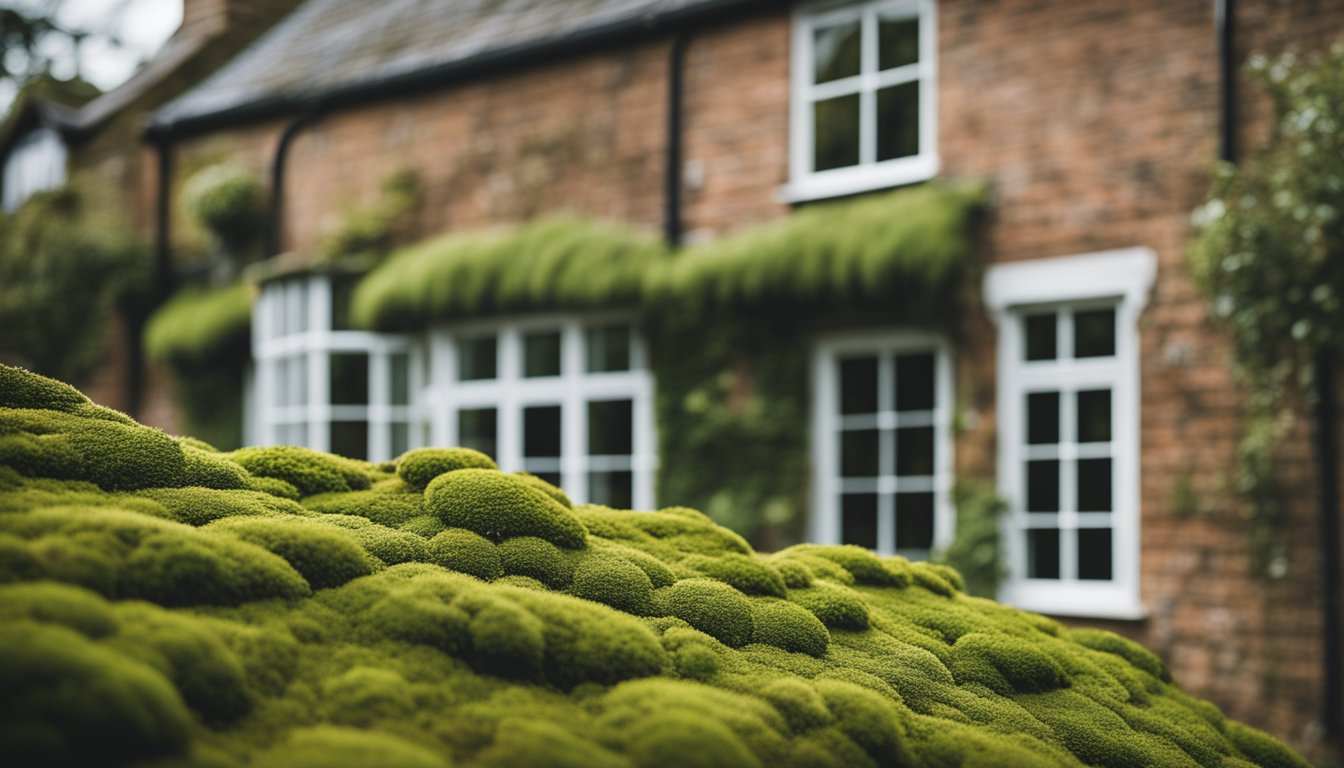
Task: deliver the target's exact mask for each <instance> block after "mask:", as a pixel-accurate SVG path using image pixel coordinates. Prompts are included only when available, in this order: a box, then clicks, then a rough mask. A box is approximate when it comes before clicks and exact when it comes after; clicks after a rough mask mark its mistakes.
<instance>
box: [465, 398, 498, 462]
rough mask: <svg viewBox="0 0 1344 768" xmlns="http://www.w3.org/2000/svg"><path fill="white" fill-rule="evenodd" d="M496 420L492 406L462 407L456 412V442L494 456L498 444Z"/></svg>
mask: <svg viewBox="0 0 1344 768" xmlns="http://www.w3.org/2000/svg"><path fill="white" fill-rule="evenodd" d="M497 424H498V420H497V418H496V415H495V409H494V408H463V409H462V410H460V411H458V412H457V442H458V444H459V445H461V446H462V447H463V448H475V449H476V450H478V451H480V452H481V453H484V454H486V455H487V456H494V455H495V452H496V447H497V446H498V436H499V433H498V431H497V429H498V426H497Z"/></svg>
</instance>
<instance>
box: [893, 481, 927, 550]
mask: <svg viewBox="0 0 1344 768" xmlns="http://www.w3.org/2000/svg"><path fill="white" fill-rule="evenodd" d="M896 548H897V549H899V550H902V551H905V550H916V549H919V550H929V549H932V548H933V494H932V493H898V494H896Z"/></svg>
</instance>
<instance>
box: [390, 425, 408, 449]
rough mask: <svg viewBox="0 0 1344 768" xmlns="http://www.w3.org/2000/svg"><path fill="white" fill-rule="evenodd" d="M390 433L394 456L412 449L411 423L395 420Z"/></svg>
mask: <svg viewBox="0 0 1344 768" xmlns="http://www.w3.org/2000/svg"><path fill="white" fill-rule="evenodd" d="M390 429H391V431H390V434H389V435H388V438H389V441H388V442H389V443H390V448H391V451H392V456H393V457H394V458H395V457H397V456H400V455H401V454H403V453H405V452H406V451H408V450H410V447H411V425H409V424H407V423H406V422H404V421H394V422H392V425H391V428H390Z"/></svg>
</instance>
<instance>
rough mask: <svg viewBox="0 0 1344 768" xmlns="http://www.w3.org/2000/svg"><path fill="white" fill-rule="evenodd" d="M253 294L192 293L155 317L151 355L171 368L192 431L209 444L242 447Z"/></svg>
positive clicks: (236, 286)
mask: <svg viewBox="0 0 1344 768" xmlns="http://www.w3.org/2000/svg"><path fill="white" fill-rule="evenodd" d="M251 330H252V289H251V288H250V287H249V286H248V285H246V284H244V283H233V284H231V285H226V286H222V287H217V288H186V289H183V290H181V291H179V292H178V293H177V295H175V296H174V297H173V298H172V299H170V300H169V301H168V302H167V303H166V304H164V305H163V306H161V307H159V309H158V310H156V311H155V312H154V314H153V315H151V316H150V319H149V323H148V325H146V326H145V334H144V344H145V351H146V353H147V354H148V355H149V357H150V359H152V360H156V361H158V362H160V363H163V364H164V365H166V366H168V368H169V370H171V371H172V373H173V386H174V388H175V392H176V395H177V400H178V404H179V405H180V406H181V409H182V414H183V416H184V417H185V419H186V426H187V427H188V428H189V429H190V430H191V431H192V432H194V433H196V434H197V435H200V436H202V437H203V438H205V439H207V440H208V441H209V442H211V443H214V444H216V445H221V446H225V447H230V448H232V447H236V446H238V445H239V444H240V443H241V442H242V432H241V424H242V423H243V378H242V371H243V368H244V366H245V364H246V363H247V361H248V360H249V359H250V358H251V354H252V349H251Z"/></svg>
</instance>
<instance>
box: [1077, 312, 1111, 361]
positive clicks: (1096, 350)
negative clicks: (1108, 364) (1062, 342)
mask: <svg viewBox="0 0 1344 768" xmlns="http://www.w3.org/2000/svg"><path fill="white" fill-rule="evenodd" d="M1114 354H1115V309H1114V308H1113V307H1110V308H1107V309H1093V310H1089V311H1087V312H1075V313H1074V314H1073V356H1074V357H1111V356H1113V355H1114Z"/></svg>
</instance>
